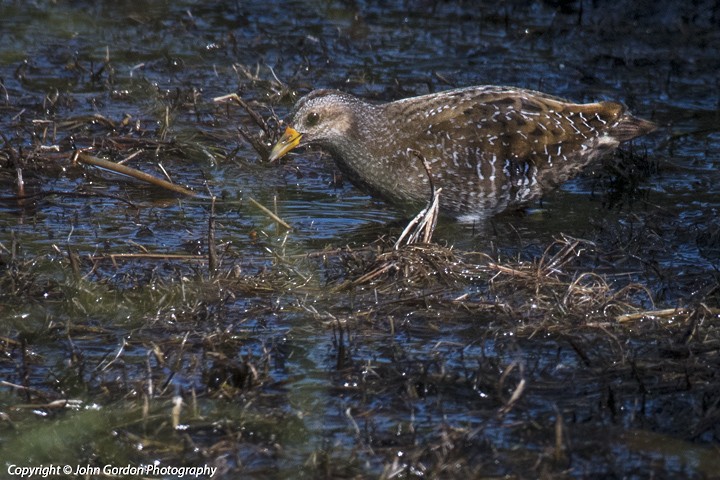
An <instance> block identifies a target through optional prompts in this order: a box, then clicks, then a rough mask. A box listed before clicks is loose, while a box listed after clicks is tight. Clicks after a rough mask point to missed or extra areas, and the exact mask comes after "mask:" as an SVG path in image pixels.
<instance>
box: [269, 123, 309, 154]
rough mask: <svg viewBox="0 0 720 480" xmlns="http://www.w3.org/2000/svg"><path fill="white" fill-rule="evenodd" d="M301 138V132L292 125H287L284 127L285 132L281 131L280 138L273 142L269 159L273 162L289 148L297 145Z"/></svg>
mask: <svg viewBox="0 0 720 480" xmlns="http://www.w3.org/2000/svg"><path fill="white" fill-rule="evenodd" d="M301 138H302V134H301V133H298V131H297V130H295V129H294V128H292V127H287V128H286V129H285V133H283V136H282V137H280V140H278V142H277V143H276V144H275V146H274V147H273V149H272V151H271V152H270V158H269V160H270V161H271V162H274V161H275V160H277V159H279V158H281V157H282V156H283V155H285V154H286V153H288V152H289V151H290V150H292V149H293V148H295V147H297V146H298V144H299V143H300V139H301Z"/></svg>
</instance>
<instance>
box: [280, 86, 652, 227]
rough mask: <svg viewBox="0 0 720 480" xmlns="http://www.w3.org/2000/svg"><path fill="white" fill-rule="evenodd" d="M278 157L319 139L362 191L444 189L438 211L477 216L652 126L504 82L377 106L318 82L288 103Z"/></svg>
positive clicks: (399, 194) (605, 106)
mask: <svg viewBox="0 0 720 480" xmlns="http://www.w3.org/2000/svg"><path fill="white" fill-rule="evenodd" d="M288 124H289V125H290V127H289V128H288V129H287V131H286V133H285V136H284V137H283V138H282V139H281V140H280V142H278V144H277V145H276V146H275V148H274V149H273V152H272V154H271V158H272V159H275V158H279V157H281V156H282V155H284V154H285V153H287V152H288V151H289V150H291V149H292V148H295V146H297V145H311V144H312V145H317V146H319V147H320V148H322V149H324V150H325V151H327V152H328V153H330V155H331V156H332V157H333V158H334V159H335V161H336V163H337V165H338V167H339V168H340V170H341V171H342V172H343V173H344V174H345V175H346V176H347V177H348V179H349V180H350V181H351V182H352V183H353V184H355V185H357V186H358V187H360V188H361V189H364V190H365V191H368V192H369V193H371V194H373V195H376V196H379V197H381V198H383V199H386V200H388V201H390V202H392V203H396V204H401V205H415V204H424V203H426V202H427V201H428V199H429V197H430V191H431V189H430V184H429V179H428V172H427V170H426V168H425V166H424V165H423V159H425V161H426V162H427V164H428V165H429V167H430V169H429V171H430V174H431V175H432V181H433V185H434V186H435V187H436V188H440V187H442V194H441V197H440V206H441V210H442V211H444V212H446V213H448V214H450V215H453V216H455V217H458V218H463V219H481V218H485V217H487V216H489V215H492V214H495V213H497V212H499V211H501V210H503V209H505V208H507V207H508V206H511V205H515V204H521V203H524V202H527V201H529V200H532V199H534V198H537V197H538V196H540V195H541V194H542V192H543V191H545V190H547V189H550V188H552V187H554V186H556V185H558V184H560V183H562V182H564V181H566V180H568V179H569V178H570V177H572V176H573V175H575V174H576V173H578V172H579V171H580V170H581V169H582V168H583V167H585V166H586V165H587V164H588V163H590V162H591V161H592V160H594V159H596V158H597V157H599V156H601V155H602V154H604V153H607V152H609V151H611V150H613V149H614V148H616V147H617V146H618V145H619V144H620V143H622V142H624V141H627V140H630V139H632V138H635V137H637V136H640V135H643V134H646V133H648V132H650V131H652V130H653V129H654V126H653V124H652V123H650V122H647V121H645V120H641V119H638V118H635V117H633V116H631V115H630V114H629V113H628V112H627V111H626V110H625V107H624V106H623V105H621V104H619V103H615V102H598V103H589V104H574V103H570V102H567V101H565V100H563V99H560V98H557V97H552V96H549V95H546V94H543V93H540V92H534V91H530V90H523V89H518V88H509V87H496V86H478V87H468V88H460V89H455V90H449V91H444V92H440V93H434V94H429V95H423V96H419V97H413V98H406V99H403V100H398V101H395V102H390V103H384V104H370V103H367V102H365V101H363V100H360V99H358V98H357V97H354V96H352V95H349V94H346V93H342V92H339V91H335V90H316V91H313V92H311V93H309V94H308V95H306V96H305V97H303V98H301V99H300V100H299V101H298V102H297V104H296V105H295V108H294V109H293V111H292V113H291V115H290V119H289V122H288Z"/></svg>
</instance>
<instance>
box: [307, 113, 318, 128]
mask: <svg viewBox="0 0 720 480" xmlns="http://www.w3.org/2000/svg"><path fill="white" fill-rule="evenodd" d="M319 121H320V115H318V113H317V112H310V113H308V114H307V117H305V124H306V125H307V126H308V127H314V126H315V125H317V124H318V122H319Z"/></svg>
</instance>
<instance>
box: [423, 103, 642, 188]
mask: <svg viewBox="0 0 720 480" xmlns="http://www.w3.org/2000/svg"><path fill="white" fill-rule="evenodd" d="M442 101H443V102H445V103H444V105H445V106H444V107H440V108H442V110H441V111H439V112H437V113H434V114H433V115H431V116H430V117H431V119H432V121H431V122H430V126H429V128H428V129H427V130H426V132H424V134H422V133H421V134H420V135H421V136H422V137H423V138H418V139H416V142H415V143H416V144H417V145H418V146H419V148H418V150H419V151H421V153H423V155H424V156H425V157H426V158H427V159H428V160H429V161H430V163H431V164H433V162H434V161H435V162H437V161H440V162H441V163H442V165H439V166H438V168H435V169H434V174H436V175H437V176H438V178H439V182H440V183H442V178H443V176H445V177H447V178H451V177H452V176H453V175H454V176H458V175H459V176H461V177H462V178H466V179H468V180H475V181H477V182H478V184H479V187H478V188H479V189H481V190H482V191H483V192H485V193H484V195H486V196H489V195H494V196H498V195H501V194H503V193H505V194H507V195H508V196H509V197H511V198H508V201H510V202H516V201H525V200H529V199H530V198H533V197H535V196H537V195H539V194H540V193H541V191H542V190H543V189H544V188H546V187H547V186H550V185H555V184H558V183H560V182H563V181H565V180H567V179H568V178H569V177H570V176H571V175H573V174H574V173H576V172H577V171H578V170H580V169H581V168H582V167H584V166H585V165H586V164H587V163H588V162H590V161H591V160H592V159H593V158H595V157H597V155H598V154H599V153H600V151H601V150H603V147H609V148H614V147H616V146H617V144H618V143H619V140H618V139H616V138H614V137H613V132H614V131H615V130H617V128H618V125H620V124H622V123H623V119H624V118H625V117H624V108H623V106H622V105H620V104H618V103H613V102H600V103H590V104H584V105H579V104H572V103H566V102H564V101H562V100H560V99H557V98H555V97H548V96H545V95H542V94H538V93H536V92H529V91H526V90H515V89H508V90H500V91H491V92H481V93H478V94H476V95H468V92H464V91H459V92H458V93H457V95H455V96H448V97H445V98H443V99H442ZM633 136H635V135H633ZM605 150H607V148H605Z"/></svg>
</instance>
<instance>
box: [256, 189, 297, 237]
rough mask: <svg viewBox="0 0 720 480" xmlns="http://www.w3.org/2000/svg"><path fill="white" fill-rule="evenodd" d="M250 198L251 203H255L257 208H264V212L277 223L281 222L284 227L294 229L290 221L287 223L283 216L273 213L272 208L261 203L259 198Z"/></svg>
mask: <svg viewBox="0 0 720 480" xmlns="http://www.w3.org/2000/svg"><path fill="white" fill-rule="evenodd" d="M248 200H249V201H250V203H252V204H253V205H255V206H256V207H257V208H259V209H260V210H262V212H263V213H264V214H265V215H267V216H268V217H270V218H272V219H273V220H275V221H276V222H277V223H279V224H280V225H282V226H283V227H285V228H287V229H288V230H292V229H293V228H292V227H291V226H290V224H289V223H287V222H286V221H285V220H283V219H282V218H280V217H278V216H277V215H275V214H274V213H273V211H272V210H270V209H269V208H267V207H266V206H265V205H262V204H261V203H259V202H258V201H257V200H255V199H254V198H252V197H248Z"/></svg>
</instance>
